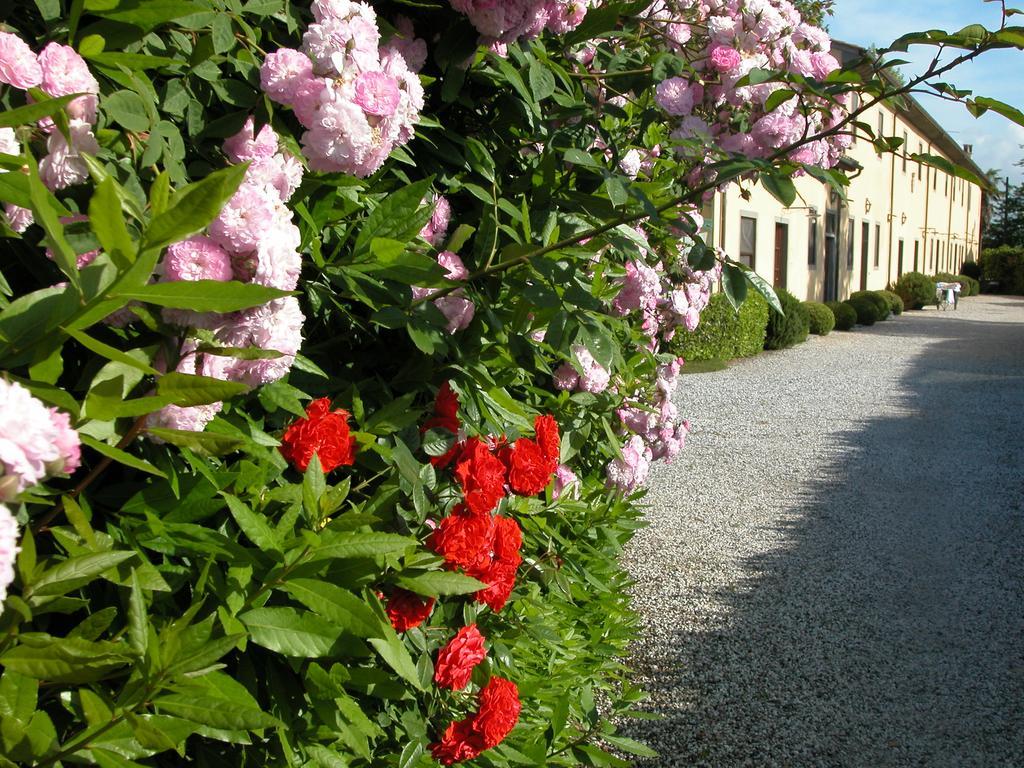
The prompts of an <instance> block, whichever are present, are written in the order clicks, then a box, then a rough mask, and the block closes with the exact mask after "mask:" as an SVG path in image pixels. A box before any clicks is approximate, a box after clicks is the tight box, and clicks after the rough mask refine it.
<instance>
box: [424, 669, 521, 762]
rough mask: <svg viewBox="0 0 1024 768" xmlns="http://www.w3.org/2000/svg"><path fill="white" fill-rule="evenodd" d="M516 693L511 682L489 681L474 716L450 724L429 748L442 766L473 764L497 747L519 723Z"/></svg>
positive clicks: (516, 690)
mask: <svg viewBox="0 0 1024 768" xmlns="http://www.w3.org/2000/svg"><path fill="white" fill-rule="evenodd" d="M520 709H521V705H520V703H519V689H518V688H516V684H515V683H513V682H512V681H511V680H505V679H504V678H501V677H492V678H491V679H490V681H489V682H488V683H487V685H485V686H484V687H483V690H481V691H480V698H479V701H478V706H477V711H476V714H475V715H472V716H470V717H467V718H466V719H465V720H458V721H456V722H453V723H450V724H449V725H448V728H447V729H446V730H445V732H444V734H443V735H442V736H441V741H439V742H437V743H436V744H431V745H430V752H431V754H432V755H433V756H434V759H435V760H437V761H438V762H440V763H441V764H442V765H453V764H454V763H459V762H462V761H463V760H472V759H473V758H475V757H477V756H479V755H480V753H481V752H483V751H484V750H485V749H491V748H492V747H496V746H498V744H500V743H501V742H502V740H504V738H505V737H506V736H508V734H509V732H511V730H512V729H513V728H514V727H515V725H516V723H517V722H519V710H520Z"/></svg>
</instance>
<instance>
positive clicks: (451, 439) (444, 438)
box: [421, 427, 458, 456]
mask: <svg viewBox="0 0 1024 768" xmlns="http://www.w3.org/2000/svg"><path fill="white" fill-rule="evenodd" d="M457 439H458V437H457V436H456V435H455V434H454V433H452V432H449V431H448V430H447V429H441V428H440V427H434V428H433V429H428V430H427V431H426V433H425V434H424V435H423V440H422V441H421V446H422V448H423V452H424V453H425V454H427V456H444V455H445V454H446V453H448V451H450V450H451V449H452V446H454V445H455V441H456V440H457Z"/></svg>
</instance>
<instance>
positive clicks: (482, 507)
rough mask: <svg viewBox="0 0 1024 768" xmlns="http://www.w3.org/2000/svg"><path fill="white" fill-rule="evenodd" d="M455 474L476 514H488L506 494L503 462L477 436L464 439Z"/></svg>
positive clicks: (471, 508)
mask: <svg viewBox="0 0 1024 768" xmlns="http://www.w3.org/2000/svg"><path fill="white" fill-rule="evenodd" d="M455 477H456V478H458V481H459V484H460V485H461V486H462V493H463V496H464V497H465V499H466V505H467V506H468V507H469V509H470V511H472V512H475V513H476V514H478V515H486V514H488V513H490V512H491V511H492V510H493V509H494V508H495V507H496V506H498V502H499V501H501V500H502V498H504V496H505V465H504V464H502V463H501V462H500V461H499V460H498V459H497V458H496V457H495V456H494V454H492V453H491V452H490V451H489V450H488V449H487V446H485V445H484V444H483V443H482V442H481V441H480V439H479V438H476V437H471V438H469V440H467V441H466V443H465V445H464V446H463V448H462V453H461V454H460V456H459V460H458V461H457V462H456V464H455Z"/></svg>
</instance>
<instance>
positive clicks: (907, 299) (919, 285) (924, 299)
mask: <svg viewBox="0 0 1024 768" xmlns="http://www.w3.org/2000/svg"><path fill="white" fill-rule="evenodd" d="M893 292H894V293H896V294H897V295H898V296H899V297H900V298H901V299H903V307H904V309H921V308H922V307H924V306H925V305H926V304H934V303H935V281H934V280H933V279H932V278H930V277H928V276H927V275H922V274H921V273H920V272H905V273H904V274H903V275H902V276H901V277H900V279H899V280H898V281H897V282H896V285H895V286H894V287H893Z"/></svg>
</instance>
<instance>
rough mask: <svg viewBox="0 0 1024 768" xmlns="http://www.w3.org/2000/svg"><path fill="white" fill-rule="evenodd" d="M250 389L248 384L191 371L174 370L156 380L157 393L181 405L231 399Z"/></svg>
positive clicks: (172, 402)
mask: <svg viewBox="0 0 1024 768" xmlns="http://www.w3.org/2000/svg"><path fill="white" fill-rule="evenodd" d="M248 391H249V387H248V385H246V384H242V383H241V382H237V381H224V380H223V379H215V378H213V377H212V376H196V375H193V374H189V373H178V372H177V371H172V372H171V373H167V374H164V375H163V376H161V377H160V378H159V379H157V382H156V392H157V395H158V396H159V397H160V398H162V399H164V400H166V401H167V403H169V404H173V405H178V406H181V407H182V408H185V407H188V406H190V405H207V404H209V403H219V402H220V401H222V400H230V399H231V398H233V397H237V396H238V395H244V394H245V393H246V392H248Z"/></svg>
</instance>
